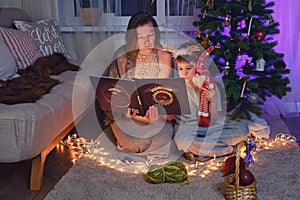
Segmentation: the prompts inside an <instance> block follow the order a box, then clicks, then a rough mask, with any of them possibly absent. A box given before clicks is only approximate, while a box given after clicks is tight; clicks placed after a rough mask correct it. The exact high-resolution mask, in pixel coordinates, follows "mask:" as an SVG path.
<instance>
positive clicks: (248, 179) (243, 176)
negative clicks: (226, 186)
mask: <svg viewBox="0 0 300 200" xmlns="http://www.w3.org/2000/svg"><path fill="white" fill-rule="evenodd" d="M239 178H240V186H247V185H250V184H251V183H253V182H254V180H255V178H254V175H253V174H252V173H251V172H250V171H249V170H242V171H240V175H239Z"/></svg>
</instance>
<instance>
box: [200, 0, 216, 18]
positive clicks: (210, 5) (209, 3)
mask: <svg viewBox="0 0 300 200" xmlns="http://www.w3.org/2000/svg"><path fill="white" fill-rule="evenodd" d="M213 8H214V0H207V1H206V5H205V10H204V12H203V16H202V18H203V19H204V18H205V16H206V12H207V9H209V10H212V9H213Z"/></svg>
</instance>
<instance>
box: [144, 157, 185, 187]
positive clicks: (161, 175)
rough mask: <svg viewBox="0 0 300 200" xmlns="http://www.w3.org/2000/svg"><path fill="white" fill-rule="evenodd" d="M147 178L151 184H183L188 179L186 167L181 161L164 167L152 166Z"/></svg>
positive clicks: (172, 162) (169, 163) (171, 162)
mask: <svg viewBox="0 0 300 200" xmlns="http://www.w3.org/2000/svg"><path fill="white" fill-rule="evenodd" d="M146 178H147V180H148V181H149V182H150V183H155V184H161V183H164V182H166V183H181V182H183V181H185V180H187V179H188V174H187V170H186V167H185V165H184V164H183V163H181V162H179V161H170V162H168V163H166V164H164V165H158V164H154V165H152V166H150V168H149V170H148V172H147V174H146Z"/></svg>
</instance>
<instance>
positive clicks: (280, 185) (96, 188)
mask: <svg viewBox="0 0 300 200" xmlns="http://www.w3.org/2000/svg"><path fill="white" fill-rule="evenodd" d="M264 118H265V119H266V120H267V122H268V124H269V125H270V124H272V125H271V133H272V135H273V136H274V134H276V133H278V132H283V133H288V130H287V128H286V126H285V124H284V123H283V122H282V121H281V120H280V118H278V117H272V116H264ZM273 144H274V146H272V147H270V149H263V150H260V151H257V153H256V154H254V158H255V162H256V163H255V164H254V165H251V166H250V171H251V172H252V173H253V174H254V175H255V177H256V179H257V196H258V198H259V199H264V200H268V199H270V200H273V199H285V200H289V199H290V200H295V199H300V193H299V192H298V190H299V189H298V187H299V185H300V169H299V166H300V151H299V147H298V145H297V144H296V142H287V144H286V145H285V146H283V145H282V144H279V143H273ZM221 169H222V166H219V168H218V169H217V170H215V171H212V173H208V175H207V176H205V177H204V178H202V177H200V176H199V174H198V175H196V176H190V177H189V178H190V180H192V182H190V183H188V184H186V185H184V186H183V187H180V185H179V184H169V183H165V184H158V185H156V184H150V183H148V182H146V181H145V180H144V175H143V174H138V175H135V174H132V173H125V172H120V171H117V170H114V169H111V168H108V167H103V166H100V165H99V163H98V162H96V161H94V160H92V159H89V158H87V157H82V158H80V159H79V161H78V162H77V163H76V164H75V165H74V166H73V167H72V168H71V169H70V170H69V171H68V172H67V173H66V175H65V176H63V177H62V179H61V180H60V181H59V182H58V183H57V185H56V186H55V187H54V189H53V190H52V191H50V193H48V195H47V196H46V198H45V199H46V200H52V199H53V200H54V199H55V200H57V199H58V200H60V199H103V200H106V199H107V200H112V199H113V200H118V199H120V200H127V199H128V200H133V199H151V200H156V199H157V200H160V199H161V200H169V199H170V200H171V199H172V200H176V199H178V200H179V199H180V200H182V199H197V200H198V199H207V200H212V199H214V200H215V199H225V197H224V194H225V185H224V177H222V170H221Z"/></svg>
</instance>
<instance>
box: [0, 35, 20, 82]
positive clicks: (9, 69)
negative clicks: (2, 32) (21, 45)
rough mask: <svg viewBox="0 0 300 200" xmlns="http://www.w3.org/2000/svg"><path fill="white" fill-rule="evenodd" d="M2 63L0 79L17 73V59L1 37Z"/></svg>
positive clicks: (0, 52)
mask: <svg viewBox="0 0 300 200" xmlns="http://www.w3.org/2000/svg"><path fill="white" fill-rule="evenodd" d="M0 63H1V64H0V80H6V79H8V78H10V77H12V76H13V75H15V74H16V73H17V70H18V68H17V65H16V61H15V59H14V57H13V55H12V54H11V53H10V51H9V49H8V47H7V46H6V44H5V43H4V41H3V40H2V38H1V37H0Z"/></svg>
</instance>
